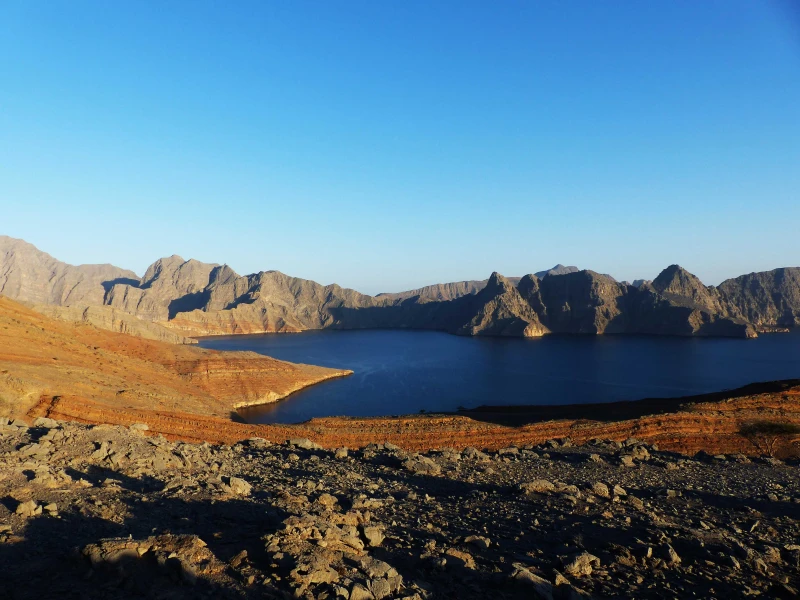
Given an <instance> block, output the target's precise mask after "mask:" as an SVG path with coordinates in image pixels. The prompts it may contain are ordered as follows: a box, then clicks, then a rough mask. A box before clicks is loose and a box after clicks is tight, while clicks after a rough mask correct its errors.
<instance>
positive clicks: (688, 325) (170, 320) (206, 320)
mask: <svg viewBox="0 0 800 600" xmlns="http://www.w3.org/2000/svg"><path fill="white" fill-rule="evenodd" d="M635 284H636V285H630V284H628V283H626V282H618V281H616V280H615V279H614V278H612V277H610V276H608V275H602V274H600V273H596V272H594V271H590V270H579V269H578V268H577V267H564V266H563V265H557V266H556V267H554V268H553V269H550V270H547V271H540V272H537V273H534V274H530V275H525V276H524V277H514V278H505V277H503V276H502V275H500V274H498V273H493V274H492V276H491V277H490V278H489V279H487V280H483V281H462V282H453V283H446V284H438V285H433V286H427V287H424V288H419V289H416V290H410V291H407V292H401V293H395V294H379V295H377V296H369V295H366V294H361V293H359V292H357V291H355V290H351V289H347V288H342V287H340V286H338V285H335V284H334V285H325V286H324V285H321V284H318V283H316V282H314V281H309V280H305V279H299V278H296V277H291V276H288V275H285V274H283V273H280V272H278V271H261V272H259V273H254V274H251V275H244V276H242V275H238V274H237V273H235V272H234V271H233V270H232V269H231V268H230V267H229V266H227V265H219V264H208V263H202V262H199V261H196V260H184V259H183V258H181V257H179V256H170V257H166V258H161V259H159V260H157V261H156V262H154V263H153V264H152V265H151V266H150V267H149V268H148V269H147V271H146V272H145V274H144V276H143V277H137V276H136V274H134V273H133V272H131V271H128V270H125V269H120V268H117V267H114V266H112V265H81V266H72V265H68V264H66V263H63V262H60V261H58V260H56V259H55V258H53V257H51V256H50V255H48V254H46V253H44V252H41V251H40V250H38V249H37V248H36V247H35V246H33V245H31V244H28V243H27V242H24V241H23V240H17V239H14V238H10V237H5V236H0V294H3V295H6V296H8V297H10V298H12V299H15V300H19V301H23V302H25V303H26V304H28V305H29V306H31V307H32V308H35V309H36V310H39V311H40V312H44V313H46V314H48V315H50V316H54V317H57V318H61V319H66V320H70V321H85V322H89V323H92V324H94V325H97V326H99V327H102V328H106V329H112V330H115V331H122V332H125V333H131V334H134V335H139V336H142V337H148V338H155V339H161V340H165V341H171V342H183V343H186V342H190V341H192V340H191V339H190V338H189V336H200V335H219V334H241V333H262V332H298V331H304V330H308V329H328V328H330V329H365V328H408V329H432V330H441V331H448V332H451V333H456V334H460V335H502V336H519V337H535V336H540V335H545V334H549V333H564V334H603V333H608V334H658V335H682V336H727V337H755V336H757V332H758V331H769V330H773V329H776V328H786V327H792V326H795V325H798V324H800V268H781V269H775V270H773V271H766V272H761V273H751V274H749V275H742V276H740V277H737V278H734V279H729V280H726V281H725V282H723V283H722V284H720V285H719V286H717V287H713V286H706V285H704V284H703V283H702V282H701V281H700V280H699V279H698V278H697V277H696V276H694V275H692V274H691V273H689V272H688V271H686V270H685V269H683V268H681V267H680V266H678V265H671V266H669V267H667V268H666V269H664V270H663V271H662V272H661V273H660V274H659V275H658V276H657V277H656V278H655V279H653V280H652V281H646V280H638V281H636V282H635Z"/></svg>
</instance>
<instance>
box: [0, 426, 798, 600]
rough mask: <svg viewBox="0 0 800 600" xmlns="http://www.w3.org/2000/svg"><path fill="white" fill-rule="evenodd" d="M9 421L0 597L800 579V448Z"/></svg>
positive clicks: (585, 590)
mask: <svg viewBox="0 0 800 600" xmlns="http://www.w3.org/2000/svg"><path fill="white" fill-rule="evenodd" d="M149 434H150V432H149V431H147V426H146V425H133V426H131V427H129V428H124V427H119V426H108V425H95V426H90V425H80V424H75V423H67V422H60V421H54V420H52V419H48V418H40V419H37V420H36V421H35V422H34V424H33V426H32V427H28V426H26V425H25V424H24V423H23V422H21V421H14V422H12V423H10V424H4V421H0V499H1V500H0V565H2V586H0V598H14V599H22V598H37V599H41V598H118V597H131V596H134V597H135V596H142V597H149V598H182V597H186V598H197V597H208V598H251V597H252V598H290V597H295V598H297V597H299V598H344V599H349V600H365V599H372V598H378V599H383V598H542V599H550V598H556V599H558V598H564V599H567V598H569V599H580V598H589V597H594V598H606V597H609V598H694V597H696V598H739V597H745V596H761V597H764V598H794V597H797V595H798V593H797V591H796V590H798V589H800V545H798V544H799V542H798V540H800V522H798V518H799V517H800V477H798V464H797V461H794V462H792V461H788V462H781V461H778V460H774V459H768V460H767V459H748V458H746V457H745V456H743V455H728V456H713V457H712V456H709V455H697V456H695V457H692V458H689V457H686V456H683V455H679V454H675V453H671V452H664V451H659V450H657V448H656V447H655V446H652V445H646V444H644V443H641V442H637V441H636V440H633V439H631V440H628V441H627V442H623V443H620V442H606V441H600V440H594V441H591V442H589V443H587V444H585V445H583V446H573V445H572V443H571V442H570V441H569V440H568V439H562V440H558V441H556V440H550V441H548V442H547V443H545V444H543V445H540V446H535V447H533V446H527V447H516V446H512V447H508V448H503V449H501V450H500V451H497V452H482V451H480V450H477V449H474V448H467V449H457V450H454V449H445V448H442V449H440V450H436V451H430V452H426V453H424V454H417V453H409V452H406V451H404V450H402V449H400V448H398V447H397V446H394V445H392V444H384V445H380V444H377V445H376V444H371V445H369V446H367V447H365V448H363V449H361V450H357V451H348V450H346V449H344V448H339V449H336V450H324V449H321V448H320V447H318V446H317V445H316V444H314V443H313V442H310V441H309V440H306V439H295V440H290V441H288V442H284V441H279V440H271V441H266V440H264V439H260V438H253V439H249V440H246V441H241V442H239V443H236V444H233V445H209V444H205V443H204V444H188V443H183V442H169V441H167V440H165V439H164V438H162V437H160V436H154V437H153V436H150V435H149Z"/></svg>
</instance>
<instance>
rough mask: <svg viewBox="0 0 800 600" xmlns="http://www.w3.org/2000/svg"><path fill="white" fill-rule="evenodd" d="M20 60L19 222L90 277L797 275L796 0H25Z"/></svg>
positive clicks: (2, 185) (4, 194)
mask: <svg viewBox="0 0 800 600" xmlns="http://www.w3.org/2000/svg"><path fill="white" fill-rule="evenodd" d="M0 57H2V58H0V233H4V234H7V235H11V236H13V237H21V238H24V239H26V240H28V241H30V242H32V243H34V244H36V245H37V246H39V247H40V248H41V249H43V250H45V251H47V252H50V253H51V254H53V255H54V256H56V257H58V258H60V259H62V260H66V261H67V262H72V263H85V262H111V263H114V264H117V265H119V266H123V267H127V268H130V269H133V270H135V271H137V272H139V273H140V274H141V273H142V272H143V271H144V269H145V268H146V267H147V265H148V264H149V263H151V262H152V261H153V260H155V259H156V258H158V257H159V256H163V255H170V254H173V253H175V254H180V255H182V256H184V257H186V258H188V257H194V258H197V259H200V260H204V261H209V262H227V263H228V264H230V265H231V266H232V267H233V268H234V269H236V270H237V271H239V272H240V273H249V272H253V271H258V270H262V269H279V270H281V271H284V272H286V273H289V274H292V275H296V276H299V277H306V278H310V279H314V280H317V281H319V282H321V283H331V282H337V283H340V284H342V285H345V286H348V287H355V288H357V289H360V290H362V291H365V292H369V293H374V292H379V291H395V290H400V289H405V288H409V287H416V286H419V285H424V284H428V283H433V282H440V281H453V280H460V279H472V278H483V277H486V276H488V275H489V273H490V272H491V271H493V270H497V271H500V272H501V273H505V274H507V275H521V274H524V273H528V272H532V271H536V270H539V269H542V268H546V267H549V266H552V265H553V264H554V263H556V262H561V263H565V264H576V265H578V266H580V267H583V268H592V269H594V270H597V271H601V272H607V273H610V274H612V275H614V276H616V277H617V278H619V279H633V278H638V277H647V278H652V277H654V276H655V275H656V274H657V273H658V272H659V271H660V270H661V269H662V268H663V267H665V266H667V265H668V264H670V263H675V262H677V263H679V264H681V265H683V266H685V267H686V268H688V269H689V270H691V271H693V272H695V273H696V274H697V275H699V276H700V277H701V278H702V279H704V280H705V281H706V282H707V283H719V281H721V280H722V279H724V278H726V277H729V276H733V275H737V274H740V273H745V272H750V271H754V270H763V269H770V268H774V267H779V266H788V265H800V3H798V2H795V1H793V0H784V1H776V2H771V1H769V0H759V1H753V0H741V1H740V0H720V1H717V2H714V1H705V0H704V1H700V2H698V1H696V0H687V1H676V0H668V1H664V2H656V1H652V2H651V1H648V2H642V1H639V0H636V1H621V2H597V1H596V0H589V1H586V2H577V1H567V2H561V1H552V2H547V1H544V0H536V1H530V0H519V1H501V2H487V1H485V0H481V1H479V2H471V1H464V0H458V1H453V2H445V1H437V2H422V1H402V2H399V1H398V2H390V1H386V2H384V1H375V0H365V1H363V2H345V1H342V2H338V1H334V2H332V1H328V0H321V1H319V2H302V1H297V0H292V1H291V2H284V1H277V0H275V1H267V0H258V1H254V2H245V1H240V2H235V3H227V2H199V1H191V2H189V1H186V2H179V1H170V2H161V1H158V2H156V1H153V2H145V1H141V2H107V1H105V0H104V1H102V2H99V1H98V2H88V1H81V0H69V1H57V0H54V1H47V2H44V1H34V0H5V1H4V2H2V3H0Z"/></svg>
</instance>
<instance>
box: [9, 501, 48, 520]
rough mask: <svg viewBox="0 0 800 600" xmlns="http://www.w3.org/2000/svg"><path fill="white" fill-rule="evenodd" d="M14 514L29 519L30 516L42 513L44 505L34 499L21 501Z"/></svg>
mask: <svg viewBox="0 0 800 600" xmlns="http://www.w3.org/2000/svg"><path fill="white" fill-rule="evenodd" d="M14 514H16V515H19V516H20V517H23V518H26V519H27V518H29V517H35V516H36V515H40V514H42V507H41V506H39V505H38V504H37V503H36V502H34V501H33V500H27V501H25V502H20V503H19V504H18V505H17V509H16V510H15V511H14Z"/></svg>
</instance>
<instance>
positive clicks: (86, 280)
mask: <svg viewBox="0 0 800 600" xmlns="http://www.w3.org/2000/svg"><path fill="white" fill-rule="evenodd" d="M136 279H138V277H137V276H136V274H135V273H134V272H132V271H128V270H125V269H120V268H118V267H114V266H112V265H80V266H77V267H76V266H73V265H68V264H67V263H63V262H61V261H59V260H56V259H55V258H53V257H52V256H50V255H49V254H46V253H44V252H42V251H41V250H39V249H38V248H36V246H34V245H32V244H29V243H28V242H25V241H23V240H18V239H14V238H11V237H8V236H4V235H0V294H3V295H4V296H8V297H9V298H14V299H17V300H25V301H27V302H34V303H38V304H57V305H59V306H74V305H78V304H93V305H98V304H103V301H104V298H105V294H106V290H107V288H108V287H109V286H110V285H113V283H114V282H118V281H125V282H130V281H133V280H136Z"/></svg>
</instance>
